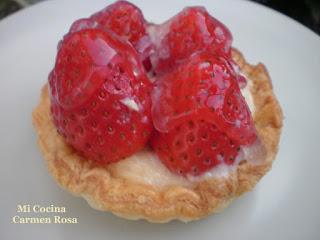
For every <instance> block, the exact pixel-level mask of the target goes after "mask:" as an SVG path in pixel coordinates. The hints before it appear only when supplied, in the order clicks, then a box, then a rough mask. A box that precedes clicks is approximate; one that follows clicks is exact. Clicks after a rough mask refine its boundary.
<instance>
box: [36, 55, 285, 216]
mask: <svg viewBox="0 0 320 240" xmlns="http://www.w3.org/2000/svg"><path fill="white" fill-rule="evenodd" d="M232 55H233V59H234V61H235V62H236V63H237V64H238V65H239V66H240V69H241V72H242V73H243V74H245V75H246V76H247V77H248V79H249V80H250V81H251V82H250V83H249V84H250V92H251V94H252V96H253V101H254V105H255V113H254V122H255V126H256V129H257V131H258V134H259V137H260V139H261V142H262V144H263V145H264V147H265V149H266V154H265V159H263V161H260V162H259V163H253V162H250V161H246V160H242V161H241V162H240V163H239V165H238V166H237V168H236V170H235V171H231V172H230V174H228V176H227V177H214V178H211V179H203V180H202V181H199V182H196V183H195V184H193V185H192V186H191V187H190V186H189V187H184V186H177V185H173V186H167V187H159V186H153V185H149V184H142V183H138V182H134V181H130V180H128V179H124V178H121V177H119V176H118V174H117V173H116V172H114V170H113V169H116V168H112V167H110V166H105V167H101V166H96V165H95V164H94V163H92V162H90V161H87V160H86V159H83V158H82V157H81V156H80V155H79V154H78V153H77V152H76V151H75V150H73V148H72V147H70V146H69V145H68V144H66V142H65V141H64V139H63V137H61V136H60V135H59V134H58V133H57V131H56V128H55V126H54V125H53V122H52V120H51V117H50V98H49V94H48V87H47V85H45V86H44V87H43V90H42V94H41V98H40V102H39V104H38V106H37V107H36V108H35V110H34V112H33V116H32V117H33V123H34V126H35V129H36V131H37V134H38V144H39V146H40V149H41V151H42V153H43V155H44V158H45V160H46V162H47V164H48V168H49V171H50V173H51V174H52V175H53V177H54V178H55V180H56V181H57V182H58V183H59V184H60V185H61V186H62V187H63V188H65V189H66V190H68V191H70V192H71V193H73V194H75V195H77V196H82V197H84V198H85V199H86V200H87V201H88V203H89V204H90V205H91V206H92V207H94V208H96V209H99V210H103V211H111V212H113V213H114V214H116V215H119V216H122V217H125V218H128V219H139V218H143V219H146V220H148V221H150V222H168V221H170V220H172V219H178V220H182V221H190V220H196V219H199V218H202V217H204V216H207V215H208V214H210V213H214V212H217V211H220V210H222V209H223V208H225V207H226V206H227V205H228V204H229V203H230V202H231V201H232V200H233V199H235V198H236V197H238V196H240V195H241V194H243V193H244V192H247V191H250V190H251V189H252V188H253V187H254V186H255V185H256V183H257V182H258V181H259V180H260V179H261V177H262V176H263V175H264V174H265V173H266V172H267V171H268V170H269V169H270V168H271V165H272V161H273V160H274V158H275V155H276V153H277V150H278V144H279V137H280V133H281V127H282V112H281V108H280V106H279V104H278V102H277V99H276V97H275V95H274V93H273V91H272V84H271V81H270V78H269V75H268V72H267V70H266V68H265V66H264V65H263V64H261V63H259V64H258V65H256V66H253V65H250V64H248V63H246V61H245V59H244V57H243V56H242V54H241V53H240V52H239V51H237V50H235V49H233V53H232ZM115 164H117V163H115Z"/></svg>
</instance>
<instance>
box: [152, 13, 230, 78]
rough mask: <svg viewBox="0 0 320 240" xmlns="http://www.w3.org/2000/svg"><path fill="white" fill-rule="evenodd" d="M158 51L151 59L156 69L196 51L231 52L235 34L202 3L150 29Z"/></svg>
mask: <svg viewBox="0 0 320 240" xmlns="http://www.w3.org/2000/svg"><path fill="white" fill-rule="evenodd" d="M149 31H151V32H153V34H154V35H155V37H154V39H153V41H154V42H155V45H156V52H155V54H154V55H153V56H152V58H151V59H152V63H153V66H155V70H156V72H157V73H162V72H165V71H167V70H168V69H171V68H172V67H174V66H175V65H176V64H177V63H179V62H181V61H182V60H183V59H185V58H188V57H189V56H190V55H191V54H193V53H195V52H197V51H203V50H205V51H210V52H212V53H214V54H217V53H219V54H220V53H221V54H223V55H225V56H227V57H229V56H230V48H231V43H232V35H231V33H230V32H229V30H228V29H227V28H226V27H225V26H224V25H223V24H222V23H221V22H219V21H218V20H217V19H215V18H213V17H212V16H210V14H209V13H208V12H207V11H206V9H205V8H203V7H188V8H185V9H184V10H183V11H182V12H180V13H179V14H178V15H176V16H174V17H173V18H172V19H170V20H169V21H168V22H166V23H164V24H162V25H159V26H157V27H155V28H154V29H152V28H151V29H150V30H149Z"/></svg>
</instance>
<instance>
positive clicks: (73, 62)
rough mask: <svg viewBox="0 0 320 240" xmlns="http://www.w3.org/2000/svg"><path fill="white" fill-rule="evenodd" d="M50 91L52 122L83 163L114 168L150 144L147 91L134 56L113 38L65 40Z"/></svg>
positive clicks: (100, 34) (85, 33)
mask: <svg viewBox="0 0 320 240" xmlns="http://www.w3.org/2000/svg"><path fill="white" fill-rule="evenodd" d="M49 85H50V93H51V95H50V97H51V113H52V117H53V121H54V123H55V125H56V127H57V129H58V131H59V133H60V134H62V135H63V136H64V138H65V140H66V141H67V142H68V143H70V144H71V145H72V146H73V147H74V148H75V149H76V150H78V151H79V152H81V153H82V154H83V155H84V156H85V157H87V158H89V159H92V160H94V161H96V162H98V163H101V164H105V163H111V162H116V161H118V160H120V159H123V158H125V157H127V156H130V155H132V154H133V153H134V152H136V151H138V150H140V149H141V148H143V147H144V145H145V143H146V142H147V140H148V139H149V136H150V133H151V131H152V123H151V119H150V107H151V100H150V91H151V85H150V82H149V80H148V78H147V77H146V73H145V70H144V68H143V66H142V64H141V63H140V61H139V57H138V54H137V52H136V51H135V50H134V48H133V47H132V46H131V45H130V44H128V43H127V42H124V41H122V40H121V39H119V38H118V37H117V36H116V35H114V34H112V33H110V32H107V31H102V30H100V29H85V30H80V31H77V32H73V33H69V34H68V35H66V36H65V37H64V39H63V40H62V42H61V43H60V47H59V50H58V54H57V57H56V64H55V67H54V69H53V70H52V72H51V74H50V76H49Z"/></svg>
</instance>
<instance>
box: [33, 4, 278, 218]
mask: <svg viewBox="0 0 320 240" xmlns="http://www.w3.org/2000/svg"><path fill="white" fill-rule="evenodd" d="M33 123H34V126H35V129H36V132H37V135H38V144H39V146H40V149H41V151H42V153H43V156H44V158H45V160H46V162H47V164H48V169H49V171H50V173H51V174H52V175H53V177H54V178H55V180H56V181H57V182H58V183H59V184H60V185H61V186H62V187H63V188H65V189H66V190H68V191H70V192H71V193H73V194H75V195H78V196H81V197H83V198H85V199H86V200H87V201H88V203H89V204H90V205H91V206H92V207H94V208H96V209H99V210H103V211H111V212H113V213H114V214H116V215H119V216H122V217H125V218H128V219H140V218H142V219H146V220H148V221H151V222H168V221H170V220H173V219H178V220H181V221H190V220H196V219H199V218H202V217H205V216H207V215H209V214H211V213H215V212H217V211H220V210H222V209H223V208H225V207H226V206H227V205H228V204H229V203H230V202H231V201H232V200H234V199H235V198H237V197H238V196H240V195H241V194H243V193H244V192H247V191H250V190H251V189H252V188H253V187H254V186H255V185H256V183H257V182H258V181H259V180H260V179H261V177H262V176H264V175H265V174H266V172H267V171H268V170H269V169H270V168H271V165H272V162H273V160H274V158H275V156H276V153H277V149H278V144H279V138H280V133H281V127H282V112H281V108H280V106H279V103H278V101H277V99H276V97H275V95H274V93H273V88H272V84H271V80H270V77H269V75H268V72H267V70H266V68H265V66H264V65H263V64H258V65H250V64H248V63H247V62H246V61H245V59H244V57H243V55H242V54H241V53H240V51H238V50H236V49H235V48H233V46H232V35H231V33H230V31H229V30H228V29H227V27H226V26H225V25H223V24H222V23H221V22H220V21H218V20H217V19H215V18H214V17H212V16H211V15H210V14H209V13H208V11H207V10H206V9H205V8H203V7H187V8H185V9H183V10H182V11H181V12H180V13H178V14H177V15H176V16H174V17H172V18H171V19H169V20H168V21H166V22H165V23H162V24H153V23H149V22H147V21H146V20H145V19H144V17H143V14H142V12H141V10H140V9H139V8H138V7H136V6H135V5H133V4H131V3H129V2H126V1H118V2H116V3H114V4H112V5H109V6H107V7H106V8H105V9H103V10H101V11H99V12H97V13H95V14H93V15H92V16H90V17H88V18H83V19H79V20H77V21H75V22H74V23H73V24H72V26H71V27H70V30H69V32H68V33H66V35H65V36H64V37H63V39H62V40H61V41H60V42H59V43H58V50H57V56H56V61H55V65H54V68H53V70H52V71H51V72H50V74H49V77H48V83H47V84H45V85H44V87H43V89H42V93H41V97H40V101H39V103H38V105H37V107H36V108H35V110H34V112H33Z"/></svg>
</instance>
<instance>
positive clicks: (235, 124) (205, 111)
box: [152, 52, 256, 174]
mask: <svg viewBox="0 0 320 240" xmlns="http://www.w3.org/2000/svg"><path fill="white" fill-rule="evenodd" d="M237 78H238V76H237V75H236V74H235V72H234V71H233V68H232V66H231V65H230V63H229V62H228V61H227V60H226V59H225V58H224V57H222V56H217V55H212V54H211V53H208V52H202V53H196V54H193V55H192V56H191V57H190V59H189V60H185V61H184V62H183V63H181V64H180V65H179V66H177V67H176V68H175V69H174V70H173V71H171V72H168V73H166V74H164V75H162V76H161V77H159V78H158V79H157V81H156V82H155V87H154V90H153V93H152V101H153V106H152V117H153V123H154V126H155V128H156V129H157V130H158V131H159V132H158V133H156V134H155V135H154V137H153V140H152V142H153V143H152V145H153V148H154V149H155V151H156V152H157V153H158V155H159V156H160V158H161V159H162V160H163V161H164V163H165V164H166V165H167V166H168V167H169V168H170V169H171V170H172V169H173V168H175V167H174V166H176V165H175V164H178V165H179V164H183V163H182V162H180V160H179V159H178V155H179V154H181V152H176V145H175V144H176V141H177V138H179V139H181V141H182V139H184V141H187V135H188V132H187V131H182V132H181V133H179V134H177V133H176V129H177V128H178V129H180V128H186V126H187V125H186V123H188V122H190V121H191V122H192V123H193V125H195V126H196V128H195V130H193V135H194V138H195V142H194V145H192V144H191V145H188V144H184V147H185V149H184V151H185V152H184V153H185V154H187V155H188V156H189V157H190V159H192V158H193V156H194V154H193V155H192V154H191V152H192V153H194V151H198V150H197V149H198V148H199V149H201V151H202V152H204V153H206V154H205V155H204V156H203V158H196V159H198V160H199V159H201V160H199V161H200V162H199V164H200V165H201V166H200V165H195V166H196V167H197V171H196V172H197V173H196V174H199V173H202V172H203V171H202V169H207V168H205V164H204V162H203V161H205V159H204V158H207V157H208V156H211V157H212V159H211V161H212V164H213V165H209V166H210V167H212V166H214V165H215V164H217V161H218V159H217V158H218V155H217V154H216V151H214V152H211V153H212V155H210V154H209V153H210V151H211V150H210V149H208V147H209V145H210V144H209V143H208V142H206V143H203V142H202V140H201V134H200V133H201V132H207V133H208V136H209V139H211V142H212V141H213V140H214V139H216V141H217V142H218V143H219V144H220V146H223V147H222V148H219V149H218V150H217V151H221V152H223V153H224V154H225V156H226V157H227V159H226V160H225V162H227V163H228V161H229V160H228V159H230V158H233V159H234V158H235V156H236V155H235V152H234V151H235V150H234V149H233V148H232V149H231V148H230V146H228V144H227V143H228V142H230V141H232V142H233V145H235V146H239V145H248V144H251V143H253V142H254V140H255V139H256V130H255V127H254V124H253V120H252V117H251V114H250V110H249V108H248V106H247V104H246V102H245V100H244V98H243V96H242V95H241V92H240V89H239V85H238V79H237ZM200 122H203V124H202V125H201V124H200ZM213 125H214V126H215V129H214V130H212V128H210V126H213ZM210 129H211V130H210ZM175 134H177V137H175ZM223 139H225V140H223ZM220 140H221V143H220ZM179 141H180V140H179ZM181 141H180V142H181ZM165 146H167V147H165ZM159 149H160V150H159ZM163 149H166V151H168V152H166V151H165V150H163ZM168 149H169V150H168ZM168 159H169V160H170V159H171V160H170V162H171V161H172V159H173V161H174V165H171V164H170V163H169V164H168ZM190 161H191V160H190ZM195 161H196V160H192V161H191V162H188V164H187V163H186V164H187V166H186V168H184V167H182V166H180V167H179V168H177V169H176V170H177V171H180V170H182V173H183V174H187V173H190V174H193V171H191V168H192V166H193V165H194V163H195ZM229 162H232V161H229ZM189 164H190V165H189ZM203 164H204V165H203ZM189 170H190V171H191V172H190V171H189Z"/></svg>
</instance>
